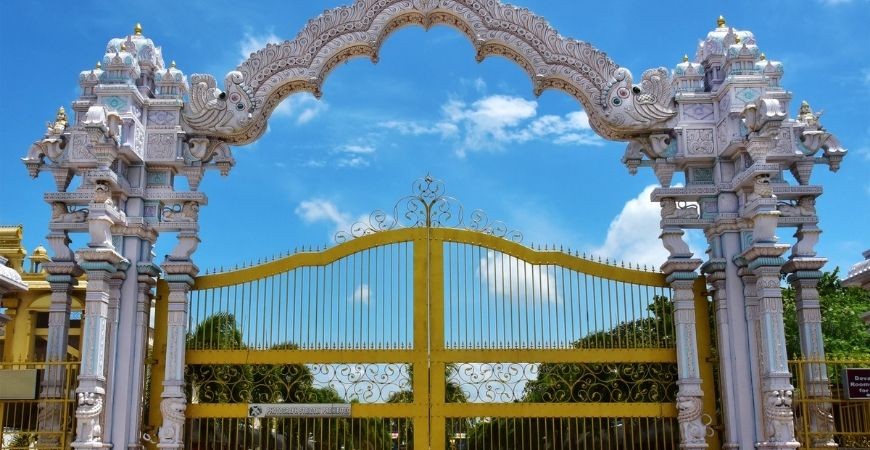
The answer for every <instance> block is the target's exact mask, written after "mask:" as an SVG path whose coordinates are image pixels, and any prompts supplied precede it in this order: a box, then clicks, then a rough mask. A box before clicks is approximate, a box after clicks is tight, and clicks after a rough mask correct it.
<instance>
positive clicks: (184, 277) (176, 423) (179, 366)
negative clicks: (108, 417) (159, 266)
mask: <svg viewBox="0 0 870 450" xmlns="http://www.w3.org/2000/svg"><path fill="white" fill-rule="evenodd" d="M179 240H180V241H181V242H180V243H179V245H183V244H184V241H190V242H194V241H195V243H198V242H199V239H198V238H197V237H196V235H195V234H189V235H188V236H181V237H179ZM195 243H194V244H193V245H194V248H195V245H196V244H195ZM188 255H189V253H188ZM163 272H164V274H165V275H164V277H165V279H166V282H167V284H168V285H169V298H168V303H169V304H168V316H167V331H166V367H165V372H164V374H163V393H162V394H161V395H160V397H161V398H160V413H161V416H162V417H163V423H162V425H161V426H160V430H159V431H158V433H157V436H158V438H159V443H158V444H157V447H158V448H165V449H180V448H183V447H184V411H185V409H187V401H188V399H187V398H186V396H185V394H184V369H185V357H184V354H185V351H186V342H187V314H188V313H187V308H188V298H187V295H188V293H189V292H190V288H191V287H193V278H194V277H195V276H196V274H197V273H198V272H199V269H198V268H197V267H196V265H195V264H193V262H192V261H191V260H190V259H189V257H188V258H184V259H181V258H179V259H169V260H167V261H165V262H164V263H163Z"/></svg>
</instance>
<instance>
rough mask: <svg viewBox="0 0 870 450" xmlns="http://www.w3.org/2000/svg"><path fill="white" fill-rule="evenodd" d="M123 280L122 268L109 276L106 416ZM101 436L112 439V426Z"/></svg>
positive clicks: (113, 369) (111, 391) (111, 383)
mask: <svg viewBox="0 0 870 450" xmlns="http://www.w3.org/2000/svg"><path fill="white" fill-rule="evenodd" d="M123 282H124V268H123V267H122V268H121V270H118V271H116V272H115V273H113V274H112V276H111V278H109V281H108V284H109V305H108V309H107V313H108V316H107V319H106V386H108V387H109V389H107V391H106V412H105V414H106V417H112V408H113V405H114V402H113V401H112V400H113V397H114V394H113V389H112V387H114V380H115V364H113V362H114V361H115V360H116V359H117V357H118V354H117V353H118V336H117V334H118V309H119V306H120V301H121V284H122V283H123ZM103 435H104V436H103V437H104V439H105V441H106V442H111V441H112V427H111V426H107V427H106V429H105V433H103Z"/></svg>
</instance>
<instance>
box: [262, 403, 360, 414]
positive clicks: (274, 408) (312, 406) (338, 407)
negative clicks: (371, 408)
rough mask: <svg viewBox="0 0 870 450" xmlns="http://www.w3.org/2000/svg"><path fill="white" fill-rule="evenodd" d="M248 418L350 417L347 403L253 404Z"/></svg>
mask: <svg viewBox="0 0 870 450" xmlns="http://www.w3.org/2000/svg"><path fill="white" fill-rule="evenodd" d="M248 417H350V405H349V404H347V403H251V404H249V405H248Z"/></svg>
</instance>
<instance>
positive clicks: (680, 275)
mask: <svg viewBox="0 0 870 450" xmlns="http://www.w3.org/2000/svg"><path fill="white" fill-rule="evenodd" d="M695 278H698V274H697V273H695V272H674V273H672V274H670V275H668V276H667V278H665V281H667V282H668V283H670V282H671V281H677V280H694V279H695Z"/></svg>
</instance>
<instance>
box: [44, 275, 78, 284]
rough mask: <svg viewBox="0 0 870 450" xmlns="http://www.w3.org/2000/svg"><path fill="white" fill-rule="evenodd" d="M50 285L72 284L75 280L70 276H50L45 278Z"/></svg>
mask: <svg viewBox="0 0 870 450" xmlns="http://www.w3.org/2000/svg"><path fill="white" fill-rule="evenodd" d="M45 280H46V281H48V282H49V283H72V282H74V281H75V279H74V278H73V277H71V276H69V275H49V276H47V277H45Z"/></svg>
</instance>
